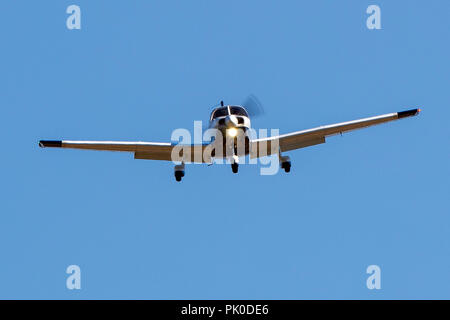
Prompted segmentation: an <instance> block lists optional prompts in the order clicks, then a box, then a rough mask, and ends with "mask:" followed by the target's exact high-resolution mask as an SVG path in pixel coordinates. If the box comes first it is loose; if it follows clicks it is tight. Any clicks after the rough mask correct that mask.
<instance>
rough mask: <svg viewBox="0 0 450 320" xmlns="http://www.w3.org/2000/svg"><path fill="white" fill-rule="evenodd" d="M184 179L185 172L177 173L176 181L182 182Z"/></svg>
mask: <svg viewBox="0 0 450 320" xmlns="http://www.w3.org/2000/svg"><path fill="white" fill-rule="evenodd" d="M183 177H184V172H183V171H175V180H177V181H178V182H180V181H181V178H183Z"/></svg>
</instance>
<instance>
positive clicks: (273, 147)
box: [39, 101, 420, 181]
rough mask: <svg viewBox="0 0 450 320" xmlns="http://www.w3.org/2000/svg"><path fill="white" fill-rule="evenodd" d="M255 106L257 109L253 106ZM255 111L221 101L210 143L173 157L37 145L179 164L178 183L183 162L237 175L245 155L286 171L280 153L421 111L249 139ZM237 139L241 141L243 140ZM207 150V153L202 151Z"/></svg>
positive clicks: (99, 146) (165, 149)
mask: <svg viewBox="0 0 450 320" xmlns="http://www.w3.org/2000/svg"><path fill="white" fill-rule="evenodd" d="M252 105H253V107H252ZM255 105H256V107H254V106H255ZM258 108H259V107H258V103H257V102H256V103H255V101H253V102H252V103H249V106H248V107H247V106H246V107H245V108H244V107H243V106H240V105H224V103H223V101H221V103H220V106H219V107H217V108H215V109H214V110H213V111H212V113H211V116H210V119H209V128H210V129H213V130H215V132H216V135H215V136H213V138H212V139H211V142H210V143H206V144H202V145H194V144H191V145H184V146H181V147H182V149H181V152H179V151H180V150H177V152H175V154H176V155H177V156H176V157H174V151H175V150H174V149H175V148H177V146H178V145H177V144H174V143H161V142H140V141H137V142H124V141H72V140H41V141H39V146H40V147H42V148H48V147H49V148H72V149H88V150H105V151H124V152H133V153H134V158H135V159H149V160H167V161H174V162H175V161H178V162H179V163H180V164H177V165H175V179H176V180H177V181H181V178H182V177H184V174H185V163H192V162H194V163H212V162H213V160H214V159H217V158H220V159H227V160H229V161H230V163H231V168H232V171H233V172H234V173H237V172H238V166H239V157H245V156H247V155H249V156H250V158H258V157H262V156H270V155H274V154H278V156H279V163H280V167H281V168H282V169H284V170H285V172H289V171H290V170H291V160H290V158H289V156H283V155H282V153H283V152H287V151H291V150H295V149H300V148H305V147H309V146H313V145H317V144H321V143H325V139H326V138H327V137H329V136H333V135H336V134H342V133H344V132H348V131H352V130H356V129H361V128H365V127H369V126H373V125H376V124H381V123H384V122H389V121H393V120H397V119H402V118H406V117H411V116H416V115H418V114H419V112H420V109H411V110H406V111H400V112H394V113H388V114H383V115H379V116H374V117H370V118H364V119H358V120H353V121H348V122H342V123H336V124H331V125H326V126H320V127H317V128H313V129H307V130H302V131H296V132H292V133H287V134H282V135H278V136H271V137H267V138H257V139H251V138H249V135H248V134H247V132H248V131H249V130H250V129H251V124H250V116H251V115H252V113H254V114H255V115H258ZM240 138H243V140H241V139H240ZM238 141H243V142H244V143H243V147H242V148H238V145H239V143H238ZM219 143H220V144H219ZM230 146H231V148H230ZM178 147H180V146H178ZM186 148H187V151H186ZM208 149H209V153H208V152H205V151H207V150H208ZM222 151H223V152H222ZM175 158H176V159H175Z"/></svg>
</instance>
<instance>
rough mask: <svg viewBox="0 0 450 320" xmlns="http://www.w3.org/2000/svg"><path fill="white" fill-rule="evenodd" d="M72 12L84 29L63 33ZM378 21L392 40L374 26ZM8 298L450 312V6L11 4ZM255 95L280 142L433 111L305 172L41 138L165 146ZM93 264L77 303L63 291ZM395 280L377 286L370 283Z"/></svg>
mask: <svg viewBox="0 0 450 320" xmlns="http://www.w3.org/2000/svg"><path fill="white" fill-rule="evenodd" d="M71 4H77V5H79V6H80V7H81V12H82V29H81V30H68V29H67V28H66V18H67V17H68V14H66V8H67V7H68V6H69V5H71ZM370 4H378V5H379V6H380V7H381V19H382V30H368V29H367V28H366V19H367V17H368V15H367V14H366V8H367V7H368V5H370ZM0 11H1V18H0V33H1V39H2V48H1V52H0V56H1V62H0V66H1V69H0V70H1V76H0V106H1V111H2V116H1V117H0V119H1V135H2V148H1V150H2V157H1V160H0V161H1V177H2V179H1V181H2V183H1V190H0V191H1V192H0V194H1V195H0V197H1V202H0V208H1V215H0V256H1V260H0V298H8V299H11V298H43V299H46V298H58V299H78V298H86V299H96V298H104V299H108V298H125V299H129V298H133V299H134V298H137V299H141V298H148V299H171V298H179V299H227V298H234V299H312V298H319V299H322V298H325V299H347V298H359V299H380V298H384V299H393V298H402V299H410V298H425V299H428V298H438V299H440V298H450V294H449V284H450V240H449V231H450V216H449V214H450V210H449V191H450V186H449V173H450V172H449V171H450V170H449V136H450V135H449V133H450V130H449V126H448V119H449V116H450V111H449V110H450V109H449V105H450V93H449V83H450V82H449V80H450V76H449V74H450V59H449V57H450V43H449V38H450V27H449V26H450V25H449V22H448V14H449V12H450V2H449V1H447V0H441V1H438V0H436V1H381V0H377V1H226V2H224V1H114V2H111V1H82V0H76V1H75V0H74V1H56V0H55V1H33V2H31V1H2V2H1V4H0ZM250 93H254V94H255V95H257V96H258V97H259V99H260V100H261V101H262V102H263V104H264V107H265V109H266V111H267V113H266V116H264V117H262V118H259V119H256V120H255V121H254V125H255V126H256V127H257V128H279V129H280V132H281V133H287V132H291V131H297V130H301V129H307V128H312V127H315V126H318V125H323V124H331V123H336V122H341V121H347V120H353V119H358V118H362V117H366V116H372V115H378V114H384V113H389V112H396V111H401V110H406V109H410V108H415V107H421V108H422V109H423V112H422V113H421V115H420V116H419V117H416V118H412V119H407V120H401V121H398V122H393V123H389V124H386V125H382V126H377V127H373V128H369V129H365V130H360V131H356V132H352V133H349V134H344V136H343V137H342V138H341V137H339V136H337V137H333V138H330V139H328V141H327V143H326V144H323V145H319V146H314V147H311V148H305V149H301V150H297V151H293V152H290V153H289V155H290V156H291V158H292V162H293V168H292V171H291V173H290V174H285V173H284V172H281V171H280V172H279V173H278V174H277V175H275V176H260V175H259V167H258V166H253V165H252V166H250V165H248V166H242V167H241V168H240V172H239V174H238V175H234V174H232V172H231V169H230V167H229V166H220V165H217V166H212V167H207V166H201V165H190V166H188V167H187V170H186V177H185V178H184V180H183V182H182V183H176V182H175V179H174V177H173V165H172V163H170V162H158V161H145V160H133V156H132V154H126V153H109V152H95V151H80V150H55V149H40V148H38V145H37V142H38V140H39V139H73V140H76V139H85V140H143V141H161V142H165V141H169V140H170V135H171V132H172V130H173V129H176V128H189V129H191V128H192V127H193V121H194V120H206V119H207V118H208V116H209V112H210V110H211V107H212V106H213V105H214V104H216V103H218V102H219V101H220V100H221V99H223V100H224V101H225V102H226V103H231V104H236V103H240V102H242V101H243V100H244V99H245V97H246V96H247V95H248V94H250ZM71 264H76V265H79V266H80V267H81V272H82V284H81V285H82V289H81V290H79V291H77V290H72V291H71V290H68V289H66V278H67V276H68V275H67V274H66V272H65V271H66V268H67V266H69V265H71ZM371 264H376V265H379V266H380V267H381V273H382V274H381V287H382V289H381V290H368V289H367V287H366V279H367V277H368V275H367V274H366V268H367V267H368V266H369V265H371Z"/></svg>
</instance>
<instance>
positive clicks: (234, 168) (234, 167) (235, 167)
mask: <svg viewBox="0 0 450 320" xmlns="http://www.w3.org/2000/svg"><path fill="white" fill-rule="evenodd" d="M231 170H232V171H233V173H238V171H239V163H232V164H231Z"/></svg>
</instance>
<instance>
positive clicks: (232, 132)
mask: <svg viewBox="0 0 450 320" xmlns="http://www.w3.org/2000/svg"><path fill="white" fill-rule="evenodd" d="M237 134H238V131H237V129H236V128H230V129H227V135H228V136H230V137H236V136H237Z"/></svg>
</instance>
